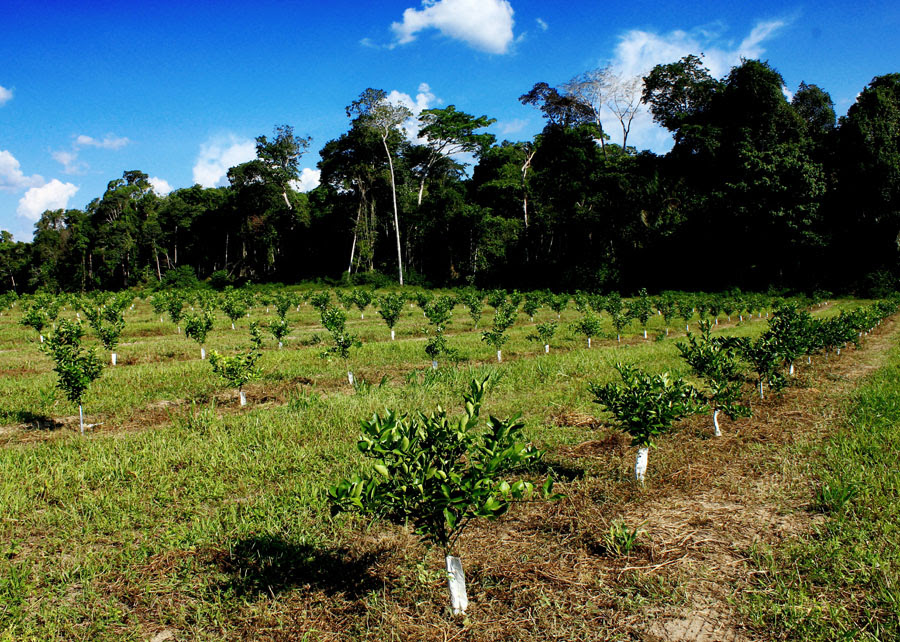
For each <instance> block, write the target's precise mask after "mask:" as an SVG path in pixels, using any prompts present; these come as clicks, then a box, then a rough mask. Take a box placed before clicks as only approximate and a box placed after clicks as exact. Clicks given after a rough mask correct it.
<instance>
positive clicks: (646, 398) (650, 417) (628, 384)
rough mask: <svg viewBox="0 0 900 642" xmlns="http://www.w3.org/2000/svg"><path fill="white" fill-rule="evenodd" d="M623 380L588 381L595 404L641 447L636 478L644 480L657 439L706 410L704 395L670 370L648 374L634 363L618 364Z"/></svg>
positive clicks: (618, 370) (635, 465)
mask: <svg viewBox="0 0 900 642" xmlns="http://www.w3.org/2000/svg"><path fill="white" fill-rule="evenodd" d="M615 368H616V371H617V372H618V373H619V375H620V376H621V378H622V383H615V382H612V383H607V384H603V385H599V384H596V383H590V384H588V389H589V390H590V392H591V394H593V395H594V403H596V404H599V405H600V406H602V407H603V408H605V409H606V410H608V411H609V412H610V413H611V414H612V415H613V416H614V417H615V418H616V420H617V421H618V422H619V424H620V425H621V427H622V430H624V431H625V432H626V433H628V434H629V435H631V445H632V446H637V447H638V452H637V457H636V459H635V463H634V478H635V480H636V481H637V482H639V483H640V484H643V483H644V478H645V475H646V472H647V459H648V456H649V452H650V448H653V447H655V443H654V440H655V439H656V438H657V437H658V436H660V435H663V434H665V433H666V432H668V431H669V430H671V428H672V424H674V423H675V422H676V421H679V420H680V419H683V418H684V417H687V416H688V415H691V414H694V413H696V412H700V411H701V410H703V409H704V406H703V404H702V401H701V395H700V393H699V392H698V391H697V389H696V388H694V387H693V386H692V385H690V384H689V383H687V382H686V381H684V380H683V379H681V378H677V377H672V376H671V375H669V373H668V372H663V373H661V374H647V373H645V372H642V371H640V370H638V369H637V368H635V367H634V366H629V365H623V364H621V363H617V364H616V365H615Z"/></svg>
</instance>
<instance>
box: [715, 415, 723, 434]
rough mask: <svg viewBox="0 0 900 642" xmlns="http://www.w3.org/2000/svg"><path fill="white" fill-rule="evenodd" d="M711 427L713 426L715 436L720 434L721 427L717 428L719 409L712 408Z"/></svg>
mask: <svg viewBox="0 0 900 642" xmlns="http://www.w3.org/2000/svg"><path fill="white" fill-rule="evenodd" d="M713 428H715V434H716V437H721V436H722V429H721V428H719V411H718V410H713Z"/></svg>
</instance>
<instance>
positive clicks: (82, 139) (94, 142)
mask: <svg viewBox="0 0 900 642" xmlns="http://www.w3.org/2000/svg"><path fill="white" fill-rule="evenodd" d="M130 142H131V141H130V140H128V139H127V138H125V137H124V136H113V135H112V134H107V135H106V136H105V137H104V138H103V140H100V139H98V138H93V137H92V136H85V135H84V134H81V135H79V136H76V137H75V143H74V145H73V147H75V149H78V148H81V147H98V148H100V149H122V148H123V147H125V145H127V144H128V143H130Z"/></svg>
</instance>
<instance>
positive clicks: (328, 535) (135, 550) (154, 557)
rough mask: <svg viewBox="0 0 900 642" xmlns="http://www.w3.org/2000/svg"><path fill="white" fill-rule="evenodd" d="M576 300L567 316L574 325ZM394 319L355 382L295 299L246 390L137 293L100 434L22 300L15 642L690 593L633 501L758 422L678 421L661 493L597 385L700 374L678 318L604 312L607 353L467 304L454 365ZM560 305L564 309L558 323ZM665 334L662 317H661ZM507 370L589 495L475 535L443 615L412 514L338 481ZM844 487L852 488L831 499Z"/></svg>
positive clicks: (0, 330) (522, 608)
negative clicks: (501, 339)
mask: <svg viewBox="0 0 900 642" xmlns="http://www.w3.org/2000/svg"><path fill="white" fill-rule="evenodd" d="M852 305H853V303H852V302H843V303H840V304H838V305H834V306H831V307H829V308H827V309H825V310H821V311H819V312H817V314H834V313H836V312H837V310H838V309H839V308H841V307H849V306H852ZM490 313H491V311H490V310H487V311H486V313H485V317H484V318H483V319H482V326H484V325H485V322H486V321H487V320H489V315H490ZM63 314H71V312H68V313H66V312H64V313H63ZM252 315H253V317H256V318H259V317H261V316H264V315H262V314H261V311H260V310H254V311H253V312H252ZM576 316H577V315H576V313H574V312H573V311H569V312H566V313H564V315H563V322H564V323H566V322H568V321H571V320H573V319H575V318H576ZM375 317H376V315H375V314H373V313H371V312H369V313H367V314H366V319H365V320H364V321H363V320H360V319H359V318H358V316H357V317H356V318H355V319H354V318H353V317H352V316H351V320H350V321H348V325H349V326H350V327H351V330H352V331H353V332H356V333H358V334H360V335H361V336H362V338H363V341H364V344H363V346H362V348H360V349H358V350H355V351H354V352H353V355H352V357H351V365H352V367H353V370H354V372H355V374H356V375H357V378H359V379H361V380H364V381H367V382H369V384H371V385H360V386H357V387H356V388H352V387H350V386H349V385H348V384H347V383H346V378H345V377H346V374H345V373H346V367H345V364H344V363H343V362H342V361H341V360H333V361H330V362H329V361H326V360H323V359H322V358H320V356H319V354H320V353H321V351H322V349H323V346H322V345H312V346H307V345H303V343H302V342H303V341H305V340H308V339H309V338H310V337H311V336H312V335H313V334H314V333H318V334H319V335H320V336H322V337H323V338H324V337H325V336H326V333H325V332H324V331H323V330H322V329H321V328H320V327H319V326H318V317H317V314H316V313H315V312H314V311H313V310H312V309H310V308H309V307H308V306H305V307H302V308H301V311H300V312H299V313H298V312H296V311H292V312H291V313H290V314H289V317H288V318H289V320H290V322H291V323H292V326H293V328H294V330H293V331H292V334H291V335H290V336H289V337H288V338H287V339H286V341H285V348H284V349H283V350H276V349H273V348H272V347H271V343H272V342H271V338H269V348H268V349H267V350H266V351H265V354H264V356H263V359H262V361H261V366H262V368H263V379H262V381H260V382H259V383H257V384H254V385H252V386H249V387H248V400H249V404H250V405H249V406H248V407H247V408H246V409H239V408H238V407H237V400H236V397H237V393H236V391H232V390H228V389H227V388H224V387H223V386H222V384H221V383H220V382H218V381H217V380H216V379H215V378H214V377H213V375H212V373H211V371H210V368H209V365H208V364H207V363H204V362H201V361H200V360H199V359H198V356H199V355H198V353H199V349H198V347H197V345H196V343H195V342H193V341H190V340H188V339H186V338H185V337H184V336H183V335H176V334H175V331H174V326H173V325H172V324H169V323H160V322H159V319H158V317H156V316H154V315H153V313H152V311H150V309H149V307H148V306H147V305H146V304H138V305H137V306H136V309H135V310H134V311H132V312H129V313H128V316H127V321H128V324H127V325H126V330H125V333H124V335H123V338H122V344H121V345H120V347H119V349H118V354H119V362H120V364H121V365H120V366H117V367H115V368H108V369H106V371H105V372H104V374H103V375H102V377H101V378H100V379H99V380H98V381H97V382H96V383H95V385H94V386H92V388H91V390H90V392H89V393H88V395H87V398H86V400H85V401H86V403H85V409H86V413H87V420H88V421H89V422H92V423H100V424H101V425H100V426H98V427H96V428H94V429H93V430H92V431H91V432H90V433H89V434H88V435H87V436H86V437H85V438H81V437H79V436H78V435H77V420H76V421H75V422H74V423H73V421H72V420H71V415H72V414H73V413H74V412H76V410H75V408H74V407H73V406H71V405H70V404H69V403H68V402H66V401H64V399H63V398H62V396H61V395H55V394H53V393H52V392H51V391H52V390H53V383H54V380H55V376H54V375H53V373H52V371H51V365H52V364H51V363H50V361H49V359H48V358H47V357H46V356H44V355H43V354H42V353H40V352H39V351H38V350H37V346H36V342H35V340H34V337H33V336H32V334H33V333H31V331H30V330H27V329H25V328H22V327H21V326H19V325H18V324H17V323H16V321H17V318H18V316H17V314H16V313H15V312H14V313H13V314H11V315H9V314H4V315H3V316H0V370H2V371H3V372H4V373H10V374H13V373H14V374H15V376H3V377H2V378H0V442H2V443H3V444H4V447H2V448H0V470H2V471H3V475H2V477H0V542H2V544H0V640H2V641H3V642H6V641H7V640H9V641H12V640H16V641H19V640H146V639H148V638H151V637H153V636H154V635H156V634H157V633H159V632H164V631H167V630H168V631H173V632H174V633H173V634H174V635H175V636H176V639H178V640H182V639H192V640H221V639H254V640H278V639H284V640H289V639H304V638H305V639H310V640H320V639H321V640H329V639H334V640H339V639H340V640H345V639H346V640H355V639H377V640H380V639H391V636H395V637H396V636H398V635H399V636H400V637H401V638H404V639H444V638H449V637H453V636H454V635H463V636H464V637H465V638H466V639H473V640H474V639H478V640H491V639H522V640H528V639H542V640H543V639H567V640H582V639H583V640H588V639H597V640H600V639H629V638H630V637H633V633H634V631H635V628H634V625H633V624H629V622H633V620H635V619H636V618H639V617H640V614H641V613H643V612H644V611H646V610H647V609H653V608H658V607H659V606H660V605H662V604H665V605H681V604H684V603H685V602H686V600H687V597H686V595H687V593H686V592H685V589H684V586H683V580H682V578H680V577H679V575H678V574H677V573H673V574H662V573H656V572H653V571H647V570H641V569H646V568H652V567H653V566H654V565H655V564H658V563H661V561H662V562H666V560H667V559H668V557H667V555H668V553H667V552H666V551H667V550H668V548H667V547H666V546H665V545H663V543H662V542H661V541H660V539H659V533H658V532H656V533H654V532H651V531H650V530H649V527H648V526H640V530H641V535H640V537H636V538H634V540H633V541H632V538H631V534H630V533H631V531H633V530H634V529H637V528H638V527H639V525H640V524H642V520H636V519H628V520H626V521H617V520H620V519H622V515H623V514H624V513H625V512H627V511H628V510H630V508H633V507H636V506H640V505H641V504H643V503H646V502H649V501H653V500H654V499H655V498H657V499H658V498H659V497H665V496H666V493H669V492H672V489H673V488H682V487H683V486H684V485H685V484H688V483H689V482H690V480H691V479H693V478H692V477H691V476H690V474H688V475H685V474H683V473H684V471H685V469H688V470H691V466H692V464H691V462H692V460H693V458H695V457H698V456H702V457H707V456H709V454H710V453H713V454H714V453H716V452H718V451H722V452H731V451H732V450H734V449H739V450H740V449H743V450H747V449H750V448H753V447H754V444H756V443H757V442H758V441H759V439H760V436H759V434H758V433H755V432H754V431H751V430H750V424H748V423H746V422H745V423H738V424H735V425H727V426H726V431H731V432H727V434H728V435H729V437H728V439H726V440H724V441H719V440H711V439H708V432H709V431H708V426H706V423H708V420H707V418H697V420H696V421H694V422H689V423H688V424H686V425H685V426H684V427H683V429H682V430H681V432H679V433H678V434H676V435H673V436H672V437H667V438H665V439H663V440H661V447H660V449H659V450H658V451H655V452H654V454H653V457H652V461H651V466H650V473H649V476H648V481H649V483H648V486H649V489H648V490H646V491H640V490H638V489H636V488H635V487H634V485H633V484H632V483H631V481H630V476H631V473H630V468H631V464H632V457H633V454H632V451H631V450H630V449H629V448H628V447H627V439H626V438H625V437H623V436H622V435H620V434H619V433H617V432H616V431H613V430H611V429H610V428H608V427H607V426H605V425H604V424H603V422H601V421H598V420H596V419H594V414H595V412H596V407H595V406H593V405H592V404H591V403H590V395H589V394H588V393H587V390H586V385H587V382H588V381H600V382H602V381H606V380H611V379H612V378H614V376H615V373H614V371H613V370H612V368H611V365H612V364H613V363H615V362H616V361H619V360H622V361H627V362H630V363H636V364H638V365H641V366H642V367H644V368H647V369H650V370H654V371H659V370H665V369H668V370H670V371H673V372H676V373H678V374H687V369H686V367H685V366H684V365H683V363H682V362H681V360H680V359H679V358H678V356H677V350H676V349H675V345H674V340H675V336H673V337H672V339H668V340H664V341H653V340H652V339H651V340H648V341H644V340H643V339H641V338H639V337H638V336H633V335H636V334H637V333H638V332H639V330H637V329H636V328H634V327H632V328H631V332H630V333H628V334H626V335H625V336H623V341H622V342H621V344H620V343H618V342H616V341H615V335H614V334H613V330H612V328H611V327H609V326H608V324H609V321H608V318H606V315H604V323H605V324H606V325H605V326H604V327H605V332H606V337H605V338H604V339H603V340H601V341H595V342H594V344H595V347H594V348H592V349H591V350H588V349H587V348H586V346H585V343H586V342H585V341H584V339H583V338H582V337H572V336H569V335H568V334H567V332H566V331H565V329H564V328H562V327H561V328H560V331H559V336H558V337H557V338H556V339H555V340H554V341H553V342H552V343H551V346H552V348H551V353H550V354H549V355H544V354H543V347H542V346H541V345H540V344H538V343H534V342H530V341H528V340H527V339H526V336H527V335H528V334H529V333H530V332H532V328H531V324H530V323H528V322H527V317H525V316H524V315H521V316H520V317H519V323H518V325H517V326H515V327H514V328H512V329H511V331H510V336H511V340H510V342H509V343H508V344H507V345H506V346H504V351H503V356H504V362H503V363H502V364H497V363H496V357H495V352H494V350H493V349H492V348H491V347H490V346H488V345H487V344H485V343H483V342H482V341H481V340H480V333H479V332H476V331H474V329H473V328H472V324H471V322H470V321H469V319H468V317H467V315H465V312H464V311H463V310H462V309H461V308H457V309H456V311H455V315H454V321H453V323H452V324H451V326H450V330H449V334H450V340H451V343H452V344H453V345H454V346H455V347H457V348H459V349H460V350H461V351H462V352H463V353H464V354H465V355H466V356H467V359H466V360H464V361H463V362H461V363H460V364H459V365H458V366H456V367H454V366H451V365H450V364H442V367H441V368H440V369H438V370H437V371H432V370H431V368H430V367H429V365H428V364H429V358H428V357H427V356H426V355H425V353H424V350H423V347H424V341H423V334H422V330H423V328H424V327H425V325H426V324H425V320H424V319H422V315H421V311H420V310H419V309H418V308H415V309H409V308H406V309H405V311H404V315H403V318H402V320H401V322H400V324H398V328H397V329H398V332H397V337H398V339H397V341H395V342H391V341H390V339H389V332H388V331H387V328H386V326H385V325H384V324H383V323H382V322H381V320H380V319H377V318H375ZM550 318H554V319H555V318H556V315H555V314H554V313H552V312H548V311H546V310H545V311H542V312H540V313H539V314H538V315H537V317H536V318H535V321H536V322H541V321H545V320H547V319H550ZM246 326H247V320H246V319H242V320H241V321H240V322H239V323H238V329H237V330H235V331H231V330H230V329H229V325H228V323H227V322H226V321H225V320H224V317H223V316H221V315H220V316H219V318H218V319H217V327H216V329H215V330H214V331H213V333H211V335H210V337H209V340H208V342H207V350H211V349H217V350H219V351H223V352H227V351H231V350H235V349H241V348H244V347H246V346H247V345H248V344H249V339H248V336H247V332H246ZM764 327H765V324H764V323H762V322H759V321H754V322H752V323H745V324H743V325H740V326H737V327H735V326H733V325H732V326H728V328H727V331H728V332H730V333H734V334H747V335H753V334H756V333H758V332H760V331H762V329H763V328H764ZM720 330H725V328H724V324H723V326H720ZM660 332H664V328H663V326H662V320H661V319H660V318H658V317H654V318H653V319H652V320H651V336H653V333H660ZM673 335H674V333H673ZM848 354H850V355H852V354H853V351H850V352H848ZM842 358H843V357H842ZM813 370H814V369H810V373H811V374H810V375H809V376H810V377H812V376H814V374H812V373H813ZM803 371H804V369H803V368H801V373H802V372H803ZM486 376H490V377H492V385H491V389H490V392H489V394H488V396H487V398H486V403H485V409H484V411H485V412H486V413H492V414H495V415H498V416H505V415H511V414H514V413H517V412H522V413H523V416H524V419H525V420H526V425H527V429H526V434H527V436H528V437H529V438H530V439H532V440H534V441H535V442H537V443H538V444H539V445H541V446H542V447H544V448H546V449H548V451H549V452H548V456H547V464H548V465H549V466H551V467H552V468H553V469H554V471H555V475H556V477H557V479H558V480H559V483H558V488H559V490H561V491H562V492H564V493H566V494H567V495H568V499H567V500H565V501H563V502H558V503H557V504H553V505H538V504H533V505H527V506H523V507H520V510H516V511H513V512H512V513H511V514H510V515H509V516H508V517H507V518H505V519H504V520H502V521H501V522H500V523H498V524H488V525H477V526H473V528H472V531H471V533H469V532H467V534H466V536H465V537H464V539H465V542H463V543H462V546H463V552H464V555H463V557H464V560H465V563H466V572H467V575H468V579H469V583H470V598H471V599H472V603H473V605H475V606H474V609H473V612H472V614H471V619H472V624H471V625H470V627H468V628H465V629H460V625H459V624H458V623H455V622H452V621H450V620H448V618H446V616H445V615H444V613H443V612H442V606H443V604H444V603H445V601H446V600H445V596H444V592H445V587H444V582H443V578H442V576H441V574H440V573H439V572H436V569H438V568H440V560H437V559H436V558H435V557H434V555H430V554H429V553H427V552H426V551H425V550H424V549H423V548H422V547H421V546H420V545H419V544H418V543H417V542H416V541H415V539H414V538H412V537H411V536H410V535H409V533H408V531H406V530H405V529H402V528H400V529H397V528H390V527H384V526H381V525H378V524H372V523H370V522H367V521H365V520H363V519H361V518H358V517H346V516H341V517H339V518H337V519H336V520H333V519H332V518H331V516H330V514H329V511H328V507H327V503H326V501H325V498H324V490H325V488H326V487H327V486H328V485H329V484H332V483H334V482H335V481H337V480H338V479H339V478H340V477H342V476H345V475H347V474H349V473H351V472H353V471H354V470H356V469H357V467H358V466H359V465H360V457H359V456H358V454H357V452H356V448H355V440H356V437H357V435H358V426H359V420H360V419H361V418H364V417H368V416H371V414H372V413H374V412H377V411H380V410H382V409H383V408H385V407H393V408H401V409H408V410H414V409H421V410H429V409H431V408H433V407H434V406H435V405H437V404H438V403H440V404H443V405H444V406H445V407H447V408H449V409H454V410H455V409H457V408H458V406H459V399H460V393H461V391H462V390H463V389H464V388H465V386H466V385H467V383H468V381H469V380H470V379H472V378H475V377H486ZM815 376H820V375H815ZM384 377H387V379H386V380H385V379H384ZM383 380H384V384H383V385H380V383H381V382H382V381H383ZM770 403H771V404H774V403H776V402H774V401H771V402H769V401H767V402H766V404H770ZM771 407H773V406H771V405H762V406H760V408H761V409H762V411H766V409H768V408H771ZM698 453H700V454H698ZM720 456H721V455H720ZM693 470H696V466H695V467H694V468H693ZM535 474H542V471H535ZM842 479H843V478H842ZM852 481H853V482H854V483H856V478H852ZM829 488H831V487H830V486H829ZM854 488H855V486H854ZM844 495H846V493H844ZM844 495H842V494H841V491H839V490H838V488H837V487H834V489H833V490H832V491H829V493H828V494H827V497H828V498H830V499H828V500H827V501H831V502H833V503H834V502H840V501H841V498H842V497H843V496H844ZM823 497H825V496H824V495H823ZM859 497H860V495H859V493H857V494H856V495H852V497H851V498H850V499H849V500H848V501H845V502H844V505H843V507H842V508H840V510H842V511H846V510H848V506H853V505H855V502H857V501H858V498H859ZM615 524H620V526H619V527H616V526H614V525H615ZM613 528H617V530H615V531H613V530H611V529H613ZM611 533H615V534H611ZM610 549H618V550H617V551H615V550H610ZM774 555H775V553H773V556H774ZM630 567H635V568H637V569H638V570H629V569H630ZM667 568H674V566H673V567H667Z"/></svg>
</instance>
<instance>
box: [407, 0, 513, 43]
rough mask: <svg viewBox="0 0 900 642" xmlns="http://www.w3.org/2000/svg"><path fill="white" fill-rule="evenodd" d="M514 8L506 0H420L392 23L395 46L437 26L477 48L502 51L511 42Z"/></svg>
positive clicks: (412, 39) (449, 36)
mask: <svg viewBox="0 0 900 642" xmlns="http://www.w3.org/2000/svg"><path fill="white" fill-rule="evenodd" d="M513 25H514V21H513V9H512V6H511V5H510V4H509V2H508V0H422V8H421V9H418V10H417V9H412V8H410V9H407V10H406V11H404V12H403V21H402V22H395V23H393V24H392V25H391V29H392V30H393V32H394V36H395V38H396V40H395V45H405V44H407V43H410V42H412V41H414V40H415V39H416V36H417V35H418V33H419V32H420V31H424V30H427V29H437V30H438V31H439V32H440V33H441V34H442V35H444V36H447V37H448V38H453V39H455V40H461V41H462V42H465V43H466V44H467V45H469V46H470V47H472V48H474V49H477V50H479V51H485V52H487V53H493V54H505V53H507V51H509V46H510V44H512V42H513Z"/></svg>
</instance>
